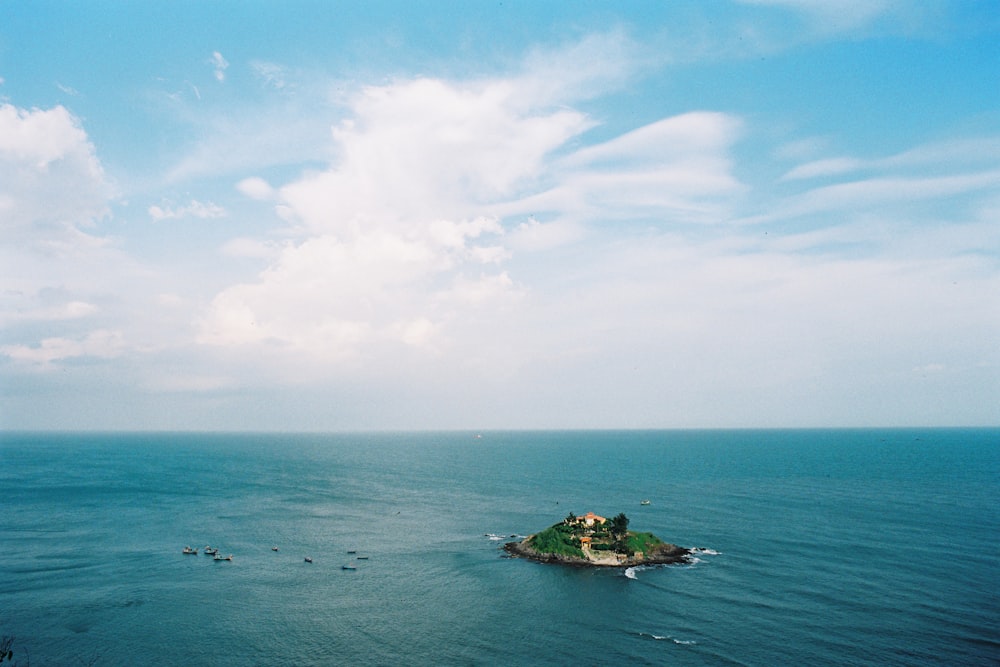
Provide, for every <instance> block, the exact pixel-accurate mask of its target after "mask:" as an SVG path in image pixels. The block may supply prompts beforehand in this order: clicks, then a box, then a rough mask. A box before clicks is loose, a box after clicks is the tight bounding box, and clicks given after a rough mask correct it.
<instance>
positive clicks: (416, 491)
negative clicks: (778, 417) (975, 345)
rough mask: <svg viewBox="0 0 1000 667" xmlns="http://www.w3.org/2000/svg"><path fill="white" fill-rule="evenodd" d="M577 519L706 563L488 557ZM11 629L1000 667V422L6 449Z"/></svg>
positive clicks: (149, 641)
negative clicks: (998, 425) (625, 531)
mask: <svg viewBox="0 0 1000 667" xmlns="http://www.w3.org/2000/svg"><path fill="white" fill-rule="evenodd" d="M643 499H648V500H649V501H650V503H649V504H648V505H641V504H640V501H641V500H643ZM588 511H594V512H596V513H598V514H601V515H604V516H614V515H616V514H617V513H619V512H624V513H625V514H626V515H627V516H628V517H629V520H630V527H631V528H633V529H635V530H648V531H651V532H653V533H655V534H656V535H657V536H659V537H660V538H662V539H664V540H666V541H668V542H673V543H676V544H680V545H683V546H688V547H699V548H700V551H699V553H698V554H697V559H696V560H695V561H694V562H693V563H691V564H689V565H679V566H661V567H646V568H642V567H639V568H631V569H628V570H621V569H586V568H568V567H562V566H556V565H546V564H539V563H534V562H530V561H527V560H522V559H512V558H507V557H506V556H505V554H504V552H503V551H502V549H501V547H502V545H503V543H504V541H507V540H510V539H512V538H511V537H510V536H512V535H525V534H528V533H531V532H535V531H537V530H540V529H542V528H545V527H547V526H549V525H552V524H554V523H556V522H558V521H560V520H562V519H563V518H564V517H565V516H567V515H568V514H569V513H570V512H573V513H575V514H578V515H579V514H583V513H586V512H588ZM186 545H190V546H191V547H196V548H199V549H201V548H203V547H204V546H205V545H212V546H216V547H218V548H219V549H220V552H221V553H223V554H233V560H232V561H231V562H230V561H222V562H216V561H214V560H213V559H212V558H211V557H207V556H205V555H203V554H202V553H201V552H199V554H198V555H197V556H192V555H184V554H182V548H183V547H184V546H186ZM273 546H277V547H278V548H279V550H278V551H273V550H272V547H273ZM351 552H356V553H351ZM306 556H309V557H311V558H312V559H313V562H312V563H307V562H306V561H305V557H306ZM358 556H363V557H366V558H363V559H359V558H358ZM348 563H350V564H353V565H355V566H356V568H357V569H354V570H345V569H343V566H344V565H345V564H348ZM0 635H6V636H13V637H14V643H13V650H14V659H15V660H20V663H21V664H22V665H23V664H26V663H27V662H29V661H30V664H31V665H32V667H43V666H46V665H70V666H72V665H178V664H186V665H237V664H239V665H274V664H281V665H341V664H351V665H395V664H400V663H406V664H411V665H424V664H435V665H500V664H502V665H574V666H579V665H610V664H625V665H1000V430H998V429H905V430H900V429H884V430H871V429H856V430H746V431H713V430H705V431H599V432H592V431H559V432H556V431H551V432H483V433H482V434H476V433H459V432H445V433H424V432H421V433H395V432H388V433H338V434H198V433H156V434H147V433H128V434H95V433H53V434H35V433H3V434H0ZM5 664H6V663H5Z"/></svg>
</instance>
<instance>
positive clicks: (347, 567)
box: [340, 563, 358, 570]
mask: <svg viewBox="0 0 1000 667" xmlns="http://www.w3.org/2000/svg"><path fill="white" fill-rule="evenodd" d="M340 568H341V569H342V570H356V569H358V566H357V565H355V564H354V563H344V564H343V565H341V566H340Z"/></svg>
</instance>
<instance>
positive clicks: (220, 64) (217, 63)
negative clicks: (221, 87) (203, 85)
mask: <svg viewBox="0 0 1000 667" xmlns="http://www.w3.org/2000/svg"><path fill="white" fill-rule="evenodd" d="M208 62H209V64H210V65H212V67H213V68H214V70H215V72H214V73H215V80H216V81H218V82H219V83H222V82H223V81H225V80H226V70H227V69H228V68H229V63H228V62H227V61H226V59H225V58H223V57H222V54H221V53H219V52H218V51H213V52H212V57H211V58H210V59H209V61H208Z"/></svg>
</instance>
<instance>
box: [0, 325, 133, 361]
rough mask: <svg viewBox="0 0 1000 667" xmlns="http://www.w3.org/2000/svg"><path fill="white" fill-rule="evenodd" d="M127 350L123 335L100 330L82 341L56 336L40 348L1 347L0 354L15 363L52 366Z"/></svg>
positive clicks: (39, 345) (38, 346)
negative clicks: (65, 360) (65, 361)
mask: <svg viewBox="0 0 1000 667" xmlns="http://www.w3.org/2000/svg"><path fill="white" fill-rule="evenodd" d="M124 347H125V344H124V337H123V335H122V332H120V331H108V330H97V331H92V332H91V333H89V334H87V336H85V337H84V338H82V339H70V338H61V337H53V338H45V339H43V340H42V341H41V342H40V343H39V344H38V345H37V346H29V345H4V346H0V354H3V355H4V356H6V357H8V358H10V359H12V360H14V361H18V362H26V363H29V364H35V365H38V366H41V367H48V366H50V365H51V364H52V362H54V361H61V360H64V359H73V358H76V357H99V358H105V359H107V358H111V357H116V356H118V355H120V354H121V353H122V351H123V349H124Z"/></svg>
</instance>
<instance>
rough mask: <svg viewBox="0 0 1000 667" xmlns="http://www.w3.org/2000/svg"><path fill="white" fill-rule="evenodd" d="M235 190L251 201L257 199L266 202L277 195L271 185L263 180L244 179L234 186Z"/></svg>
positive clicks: (254, 178)
mask: <svg viewBox="0 0 1000 667" xmlns="http://www.w3.org/2000/svg"><path fill="white" fill-rule="evenodd" d="M236 189H237V190H239V191H240V192H242V193H243V194H245V195H246V196H247V197H250V198H251V199H257V200H260V201H268V200H271V199H273V198H274V197H275V195H276V194H277V193H276V192H275V191H274V188H272V187H271V184H270V183H268V182H267V181H265V180H264V179H263V178H258V177H252V178H244V179H243V180H242V181H240V182H239V183H237V184H236Z"/></svg>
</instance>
